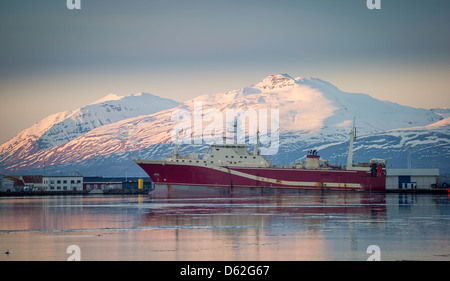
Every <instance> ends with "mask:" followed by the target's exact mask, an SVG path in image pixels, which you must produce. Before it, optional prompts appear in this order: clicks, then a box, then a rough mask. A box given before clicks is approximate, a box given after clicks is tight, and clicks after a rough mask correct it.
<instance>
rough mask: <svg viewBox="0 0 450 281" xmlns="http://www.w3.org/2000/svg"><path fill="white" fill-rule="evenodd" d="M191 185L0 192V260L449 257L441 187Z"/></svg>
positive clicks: (447, 207) (447, 200) (449, 213)
mask: <svg viewBox="0 0 450 281" xmlns="http://www.w3.org/2000/svg"><path fill="white" fill-rule="evenodd" d="M196 190H197V191H201V192H198V193H197V192H192V189H188V188H179V189H177V190H168V191H167V192H164V193H160V194H158V192H155V193H154V192H152V193H150V194H148V195H65V196H60V195H54V196H23V197H19V196H17V197H0V261H35V260H39V261H47V260H51V261H65V260H68V259H69V260H70V259H77V260H84V261H89V260H105V261H109V260H119V261H132V260H145V261H259V260H262V261H302V260H317V261H322V260H324V261H329V260H330V261H334V260H336V261H340V260H345V261H347V260H349V261H365V260H368V259H374V258H375V259H378V260H382V261H391V260H427V261H442V260H444V261H445V260H447V261H448V260H450V246H449V242H450V197H449V195H447V194H406V193H357V192H320V191H295V190H252V189H242V190H231V191H230V190H216V189H214V188H207V187H205V188H198V189H196Z"/></svg>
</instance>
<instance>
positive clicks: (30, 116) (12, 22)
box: [0, 0, 450, 143]
mask: <svg viewBox="0 0 450 281" xmlns="http://www.w3.org/2000/svg"><path fill="white" fill-rule="evenodd" d="M381 5H382V9H381V10H369V9H368V8H367V6H366V0H339V1H337V0H305V1H302V0H291V1H289V0H277V1H274V0H271V1H265V0H238V1H235V0H221V1H218V0H198V1H197V0H179V1H175V0H160V1H149V0H128V1H123V0H81V10H69V9H67V6H66V0H8V1H3V2H2V4H1V9H0V38H1V44H0V118H1V119H0V120H1V121H0V129H1V130H2V134H1V136H0V143H3V142H4V141H6V140H7V139H9V138H11V137H13V136H14V135H15V134H16V133H18V132H19V131H21V130H23V129H25V128H27V127H29V126H31V125H32V124H34V123H35V122H37V121H39V120H40V119H42V118H44V117H46V116H48V115H50V114H53V113H56V112H60V111H64V110H73V109H76V108H79V107H81V106H83V105H86V104H89V103H91V102H94V101H96V100H98V99H100V98H102V97H103V96H106V95H107V94H109V93H114V94H117V95H129V94H133V93H137V92H148V93H152V94H155V95H159V96H162V97H167V98H172V99H175V100H177V101H184V100H188V99H190V98H193V97H195V96H198V95H202V94H208V93H218V92H225V91H228V90H234V89H239V88H242V87H245V86H249V85H251V84H254V83H257V82H259V81H260V80H261V79H263V78H264V77H266V76H267V75H269V74H275V73H287V74H289V75H291V76H293V77H296V76H313V77H318V78H321V79H323V80H326V81H329V82H331V83H332V84H334V85H335V86H337V87H338V88H340V89H341V90H343V91H347V92H362V93H367V94H370V95H372V96H373V97H375V98H378V99H381V100H389V101H393V102H397V103H400V104H403V105H408V106H414V107H423V108H437V107H450V98H449V96H450V95H449V92H450V82H449V78H450V1H446V0H426V1H422V0H421V1H418V0H381Z"/></svg>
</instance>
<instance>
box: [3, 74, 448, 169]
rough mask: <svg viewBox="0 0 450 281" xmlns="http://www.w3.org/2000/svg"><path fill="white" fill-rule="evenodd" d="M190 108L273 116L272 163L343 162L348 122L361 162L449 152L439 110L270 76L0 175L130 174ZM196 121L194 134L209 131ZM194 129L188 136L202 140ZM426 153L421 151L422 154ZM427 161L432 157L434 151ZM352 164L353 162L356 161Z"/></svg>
mask: <svg viewBox="0 0 450 281" xmlns="http://www.w3.org/2000/svg"><path fill="white" fill-rule="evenodd" d="M109 98H111V99H113V101H110V103H114V102H117V103H120V101H122V100H123V98H120V97H119V96H110V97H109ZM195 103H197V104H198V103H201V105H202V110H203V112H202V116H203V117H204V118H205V119H207V118H206V117H208V118H209V117H210V115H208V114H210V112H211V111H213V110H216V111H219V112H222V114H223V113H224V112H225V111H227V110H230V109H236V110H237V109H240V110H243V111H246V110H255V111H258V110H261V109H274V108H275V109H279V117H280V118H279V120H280V150H279V152H278V153H277V155H273V156H270V157H269V158H271V160H272V161H274V162H275V164H277V163H282V162H283V161H289V163H292V162H293V161H296V160H298V159H301V158H302V157H304V154H305V152H306V151H307V150H309V149H311V148H313V149H315V148H320V149H321V151H323V156H326V157H329V158H330V160H331V161H340V160H339V159H341V158H343V157H345V151H346V149H345V146H346V143H347V141H348V133H349V131H350V127H351V125H352V122H353V119H354V117H356V124H357V133H358V136H359V137H358V139H359V140H360V141H364V142H366V143H358V141H357V142H356V143H355V152H358V153H360V154H361V155H364V156H367V157H376V156H377V155H378V154H383V155H386V156H389V157H391V156H392V155H389V153H385V151H390V148H389V146H388V145H387V146H383V145H382V140H383V139H384V140H386V141H388V143H390V144H391V146H392V149H391V150H392V151H397V152H396V153H398V155H399V158H401V157H403V153H404V150H405V149H406V147H405V146H404V145H405V143H407V142H410V144H414V145H412V146H410V147H413V148H414V147H419V146H420V147H422V148H423V149H425V148H424V147H425V146H427V145H428V146H429V147H431V149H432V144H433V143H434V144H436V145H438V147H439V148H440V149H442V151H445V152H447V151H450V150H448V148H450V143H449V141H448V139H450V138H448V136H449V131H450V129H449V127H448V120H446V118H444V117H445V116H446V114H447V111H446V110H445V109H435V110H434V111H433V110H427V109H421V108H412V107H407V106H403V105H399V104H396V103H392V102H386V101H380V100H377V99H375V98H373V97H371V96H370V95H367V94H359V93H346V92H343V91H341V90H339V89H338V88H337V87H335V86H334V85H333V84H331V83H329V82H327V81H324V80H321V79H319V78H312V77H296V78H292V77H291V76H289V75H287V74H274V75H269V76H267V77H265V78H264V79H262V80H261V81H260V82H258V83H255V84H253V85H251V86H249V87H244V88H241V89H238V90H231V91H228V92H224V93H216V94H206V95H202V96H199V97H196V98H194V99H191V100H188V101H186V102H184V103H178V104H177V105H176V106H174V107H171V108H166V109H163V110H160V111H158V112H154V113H150V114H140V115H137V116H133V117H129V118H122V119H121V120H119V121H116V122H109V123H108V124H103V125H100V126H97V127H95V128H93V129H90V130H89V131H87V132H83V133H82V134H80V135H78V136H77V137H76V138H72V139H71V140H69V141H67V142H64V143H62V144H59V145H56V146H51V147H50V146H47V147H45V146H42V147H41V149H39V150H36V151H32V153H29V154H28V155H26V154H22V158H20V159H16V161H10V162H8V163H5V162H4V161H2V160H0V172H3V171H6V172H13V171H16V172H19V171H29V172H39V171H41V172H42V170H43V169H44V165H45V166H46V167H45V169H46V171H48V172H50V171H52V170H53V171H64V170H65V169H72V170H74V169H75V170H78V171H89V172H92V171H98V173H99V174H105V173H106V174H107V173H109V172H112V171H116V173H118V172H119V170H120V168H123V169H125V167H133V162H132V158H156V159H161V158H162V157H164V156H166V154H169V152H170V151H168V150H171V149H173V141H172V139H171V132H172V130H173V128H174V126H175V125H176V124H177V122H176V121H174V120H172V117H173V112H174V111H175V110H182V109H184V110H186V111H188V112H190V113H191V114H193V111H194V104H195ZM438 113H439V114H438ZM61 118H62V117H61ZM205 119H204V120H205ZM204 120H203V123H202V124H203V127H202V128H201V129H203V128H204V127H205V126H207V125H208V124H209V123H208V122H209V121H204ZM208 120H210V119H208ZM194 129H195V128H193V129H192V134H193V135H197V136H198V135H200V136H201V135H202V134H198V132H195V130H194ZM197 129H198V128H197ZM200 133H201V132H200ZM412 134H415V136H416V139H415V142H411V141H408V140H413V139H414V138H413V137H411V135H412ZM446 136H447V140H445V137H446ZM207 148H208V146H207V145H206V144H205V143H201V144H197V145H194V144H191V145H185V146H184V148H183V150H184V151H186V152H194V151H195V152H202V151H205V150H206V149H207ZM333 149H334V151H333ZM383 149H384V150H385V151H383ZM426 149H428V150H429V148H428V147H426ZM400 152H401V153H400ZM431 154H433V155H437V153H435V152H433V153H431ZM0 155H1V153H0ZM0 157H1V156H0ZM441 157H442V155H441ZM443 157H444V158H445V159H448V158H449V155H448V153H444V155H443ZM355 159H358V156H357V155H356V156H355ZM361 160H363V161H364V160H365V161H367V160H368V159H361ZM427 161H428V160H427ZM430 161H431V160H430ZM394 162H395V161H394ZM397 162H398V163H397ZM397 162H396V163H397V164H396V166H400V165H401V161H400V162H399V161H397ZM44 163H45V164H44ZM440 163H441V162H440ZM284 164H288V163H284ZM440 165H442V163H441V164H440ZM444 168H448V167H444ZM133 169H134V172H136V173H139V172H140V171H139V170H138V168H137V167H133Z"/></svg>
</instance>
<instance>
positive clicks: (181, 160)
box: [181, 157, 254, 162]
mask: <svg viewBox="0 0 450 281" xmlns="http://www.w3.org/2000/svg"><path fill="white" fill-rule="evenodd" d="M253 158H254V157H253ZM181 162H184V160H181Z"/></svg>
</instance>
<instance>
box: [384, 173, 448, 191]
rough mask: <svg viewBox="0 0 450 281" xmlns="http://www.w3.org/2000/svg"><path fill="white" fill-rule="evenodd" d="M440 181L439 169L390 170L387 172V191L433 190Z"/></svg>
mask: <svg viewBox="0 0 450 281" xmlns="http://www.w3.org/2000/svg"><path fill="white" fill-rule="evenodd" d="M439 181H440V178H439V169H388V170H387V172H386V189H397V188H420V189H423V188H432V187H433V185H435V184H439Z"/></svg>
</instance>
